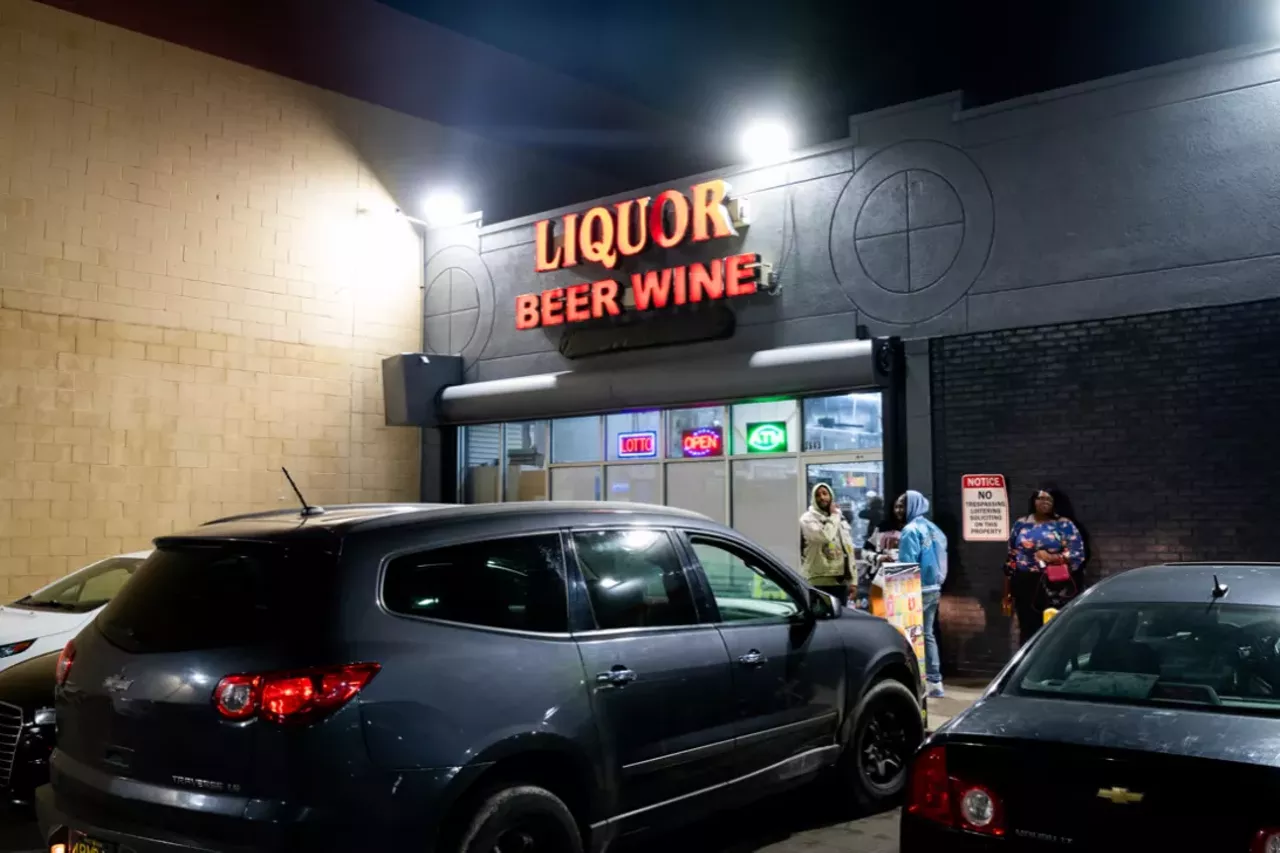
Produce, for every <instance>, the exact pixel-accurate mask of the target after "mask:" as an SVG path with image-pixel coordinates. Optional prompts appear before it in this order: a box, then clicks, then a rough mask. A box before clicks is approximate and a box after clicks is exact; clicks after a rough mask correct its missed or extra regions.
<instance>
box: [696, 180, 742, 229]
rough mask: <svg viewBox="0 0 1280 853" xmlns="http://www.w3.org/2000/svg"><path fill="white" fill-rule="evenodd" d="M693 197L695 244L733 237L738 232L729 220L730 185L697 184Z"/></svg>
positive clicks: (716, 183) (718, 181)
mask: <svg viewBox="0 0 1280 853" xmlns="http://www.w3.org/2000/svg"><path fill="white" fill-rule="evenodd" d="M692 195H693V242H695V243H705V242H706V241H707V240H711V239H713V238H720V237H732V236H733V235H734V234H736V233H737V232H736V231H735V230H734V228H733V223H732V222H731V221H730V220H729V209H728V208H727V207H725V204H724V200H725V197H726V196H728V195H729V185H728V184H727V183H725V182H724V181H720V180H716V181H707V182H706V183H702V184H695V185H694V187H693V191H692Z"/></svg>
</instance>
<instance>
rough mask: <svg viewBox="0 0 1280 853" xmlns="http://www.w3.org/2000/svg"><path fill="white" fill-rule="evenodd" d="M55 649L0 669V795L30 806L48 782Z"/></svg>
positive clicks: (52, 720) (10, 801) (52, 735)
mask: <svg viewBox="0 0 1280 853" xmlns="http://www.w3.org/2000/svg"><path fill="white" fill-rule="evenodd" d="M57 664H58V653H57V652H53V653H51V654H47V655H41V656H40V657H37V658H32V659H31V660H29V661H23V662H22V663H20V664H17V665H15V666H12V667H10V668H9V669H6V670H4V671H3V672H0V800H3V802H6V803H10V804H15V805H29V804H30V803H31V801H32V794H33V793H34V792H35V789H36V788H38V787H40V786H41V785H43V784H45V783H46V782H48V781H49V754H50V753H51V752H53V744H54V729H55V726H54V715H53V684H54V669H55V668H56V667H57Z"/></svg>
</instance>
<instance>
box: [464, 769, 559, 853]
mask: <svg viewBox="0 0 1280 853" xmlns="http://www.w3.org/2000/svg"><path fill="white" fill-rule="evenodd" d="M508 850H511V851H513V853H514V851H519V853H526V851H527V853H582V833H581V831H580V830H579V829H578V822H577V820H575V819H574V816H573V812H571V811H569V807H568V806H566V805H565V804H564V801H563V800H561V799H560V798H559V797H557V796H556V795H555V794H553V793H551V792H550V791H548V790H547V789H546V788H539V787H537V786H535V785H520V784H515V785H507V786H503V787H501V788H497V789H495V790H493V791H492V792H491V793H490V794H489V795H488V796H486V797H484V798H483V800H482V801H481V803H480V806H479V808H477V809H476V811H475V813H474V814H473V815H472V816H471V819H470V821H469V823H468V824H467V829H466V831H465V832H463V833H462V839H461V841H460V842H459V844H458V846H457V848H456V850H455V849H449V848H446V850H445V851H444V853H495V851H502V853H507V851H508Z"/></svg>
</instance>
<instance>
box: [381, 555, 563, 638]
mask: <svg viewBox="0 0 1280 853" xmlns="http://www.w3.org/2000/svg"><path fill="white" fill-rule="evenodd" d="M566 595H567V593H566V588H565V582H564V557H563V555H562V553H561V548H560V536H559V534H555V533H550V534H542V535H537V536H514V537H511V538H509V539H489V540H485V541H484V542H470V543H466V544H462V545H452V546H449V547H445V548H435V549H432V550H430V551H423V552H419V553H415V554H407V555H405V556H403V557H397V558H396V559H394V560H392V561H391V562H390V563H389V564H388V565H387V574H386V579H385V580H384V582H383V586H382V601H383V603H384V604H385V605H386V608H387V609H388V610H390V611H391V612H392V613H402V614H404V615H407V616H420V617H424V618H429V619H442V620H445V621H449V622H461V623H463V624H466V625H478V626H481V627H487V628H506V629H509V630H515V631H533V632H537V633H561V632H565V631H568V630H569V621H568V620H569V617H568V605H567V598H566Z"/></svg>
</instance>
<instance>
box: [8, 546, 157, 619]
mask: <svg viewBox="0 0 1280 853" xmlns="http://www.w3.org/2000/svg"><path fill="white" fill-rule="evenodd" d="M141 564H142V561H141V560H139V559H138V558H137V557H112V558H111V559H109V560H103V561H102V562H100V563H95V564H93V565H92V566H89V567H87V568H84V569H81V570H80V571H78V572H75V573H74V574H72V575H69V576H67V577H65V578H63V579H62V580H60V581H58V582H57V583H55V584H53V585H52V586H49V587H46V588H44V589H42V590H40V591H39V592H33V593H32V594H31V595H28V596H27V597H26V598H20V599H18V600H17V601H16V602H14V603H15V604H17V605H19V606H21V607H30V608H32V609H33V610H65V611H67V612H68V613H88V612H89V611H90V610H96V609H97V608H99V607H101V606H102V605H104V604H106V603H107V602H108V601H110V600H111V599H112V598H114V597H115V596H116V594H117V593H119V592H120V590H121V589H122V588H123V587H124V585H125V584H126V583H127V582H128V581H129V578H131V577H132V576H133V573H134V571H135V570H136V569H137V568H138V566H140V565H141Z"/></svg>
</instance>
